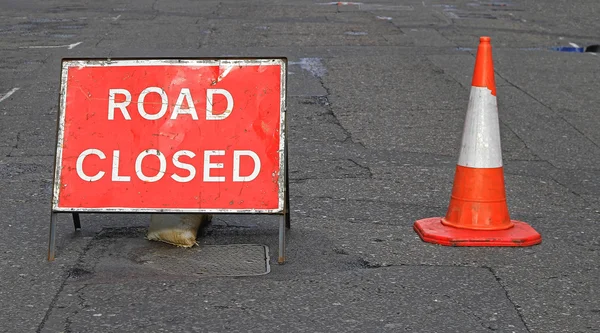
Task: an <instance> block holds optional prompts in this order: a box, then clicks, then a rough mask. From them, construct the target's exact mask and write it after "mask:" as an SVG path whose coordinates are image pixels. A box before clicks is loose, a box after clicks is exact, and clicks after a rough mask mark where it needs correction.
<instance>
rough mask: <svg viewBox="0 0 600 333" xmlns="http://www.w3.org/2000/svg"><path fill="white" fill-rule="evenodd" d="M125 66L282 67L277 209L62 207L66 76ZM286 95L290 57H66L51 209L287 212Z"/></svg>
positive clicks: (62, 72)
mask: <svg viewBox="0 0 600 333" xmlns="http://www.w3.org/2000/svg"><path fill="white" fill-rule="evenodd" d="M119 66H120V67H123V66H186V67H189V66H203V67H209V66H280V67H281V71H280V75H281V77H280V84H281V86H280V91H281V96H280V107H279V113H280V124H279V180H278V182H279V184H278V185H279V192H278V199H279V200H278V207H277V208H275V209H220V208H208V209H203V208H164V207H163V208H130V207H95V208H84V207H59V206H58V198H59V195H60V176H61V165H62V147H63V142H64V128H65V109H66V102H67V94H66V92H67V78H68V73H69V68H71V67H119ZM286 96H287V58H283V57H281V58H212V59H106V60H102V59H63V61H62V70H61V86H60V98H59V100H60V105H59V116H58V124H57V126H58V128H57V139H56V155H55V156H56V157H55V162H54V163H55V164H54V180H53V195H52V212H53V213H54V212H73V213H75V212H90V213H92V212H94V213H95V212H97V213H103V212H113V213H134V212H141V213H253V214H254V213H256V214H284V213H285V211H286V207H285V198H286V195H289V193H287V194H286V190H287V186H286V180H287V177H286V176H287V175H286V172H287V170H286V168H285V166H286V163H285V162H286V159H287V156H286V153H287V151H286V143H287V141H286V117H285V116H286V111H287V110H286V107H287V106H286Z"/></svg>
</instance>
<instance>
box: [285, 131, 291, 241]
mask: <svg viewBox="0 0 600 333" xmlns="http://www.w3.org/2000/svg"><path fill="white" fill-rule="evenodd" d="M284 158H285V194H284V195H285V198H284V200H285V209H284V211H285V227H286V228H288V229H289V228H290V227H291V223H290V176H289V174H290V168H289V167H288V149H287V136H286V137H285V157H284Z"/></svg>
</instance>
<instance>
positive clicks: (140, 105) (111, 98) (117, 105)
mask: <svg viewBox="0 0 600 333" xmlns="http://www.w3.org/2000/svg"><path fill="white" fill-rule="evenodd" d="M151 93H152V94H158V95H159V96H160V99H161V107H160V110H159V111H158V112H157V113H155V114H149V113H147V112H146V109H145V107H144V101H145V99H146V96H147V95H148V94H151ZM118 95H120V96H121V97H124V101H122V102H117V101H116V97H117V96H118ZM215 95H223V96H225V98H226V99H227V107H226V108H225V111H224V112H223V113H220V114H213V101H214V96H215ZM184 101H185V102H186V104H187V107H183V102H184ZM129 104H131V92H129V90H127V89H109V91H108V120H114V119H115V110H117V109H118V110H119V111H121V114H122V115H123V118H125V119H126V120H131V115H130V114H129V110H128V109H127V108H128V107H129ZM168 106H169V98H168V96H167V93H166V92H165V91H164V90H163V89H162V88H160V87H148V88H146V89H144V90H142V92H140V95H139V97H138V100H137V111H138V113H139V114H140V116H141V117H142V118H144V119H146V120H157V119H160V118H162V117H163V116H164V115H165V114H166V113H167V109H168ZM232 111H233V96H231V93H229V91H227V90H225V89H206V120H223V119H225V118H227V117H228V116H229V115H230V114H231V112H232ZM180 114H187V115H190V116H191V117H192V119H194V120H198V113H197V112H196V106H195V105H194V99H193V98H192V93H191V92H190V89H189V88H182V89H181V91H180V92H179V96H178V97H177V101H176V102H175V106H174V107H173V111H172V113H171V118H170V119H172V120H175V119H177V116H179V115H180Z"/></svg>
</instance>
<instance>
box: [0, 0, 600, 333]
mask: <svg viewBox="0 0 600 333" xmlns="http://www.w3.org/2000/svg"><path fill="white" fill-rule="evenodd" d="M599 12H600V2H597V1H595V0H587V1H558V0H552V1H550V0H549V1H533V0H529V1H517V0H512V1H511V0H506V1H502V2H494V1H493V0H485V1H479V0H452V1H441V0H437V1H436V0H425V1H421V0H418V1H416V0H406V1H389V0H375V1H364V3H362V4H358V3H335V2H333V3H327V2H326V1H323V2H322V3H319V2H318V1H305V0H299V1H192V0H177V1H175V0H174V1H146V0H130V1H125V0H121V1H90V0H84V1H67V0H48V1H41V0H35V1H20V0H19V1H17V0H0V55H1V57H0V119H1V120H0V213H1V215H0V227H1V230H2V231H1V232H0V331H2V332H140V331H145V332H163V331H172V332H489V331H497V332H540V333H548V332H570V333H572V332H596V331H599V330H600V279H599V276H600V271H599V267H598V263H599V259H600V238H599V237H600V224H599V223H598V222H599V221H598V220H599V219H600V167H599V165H600V130H599V127H600V112H598V106H599V105H600V94H598V91H600V80H599V79H600V71H599V68H600V66H599V65H600V57H599V56H598V55H596V54H595V53H592V52H558V51H554V50H552V49H551V48H553V47H571V48H573V49H575V50H577V48H584V47H586V46H589V45H593V44H598V43H600V23H599V21H598V13H599ZM483 35H488V36H491V38H492V45H493V50H494V54H493V56H494V64H495V70H496V83H497V95H498V104H499V117H500V122H501V123H500V131H501V138H502V152H503V160H504V170H505V179H506V191H507V200H508V205H509V209H510V213H511V217H512V218H513V219H517V220H522V221H526V222H528V223H529V224H531V225H532V226H533V227H534V228H535V229H536V230H537V231H539V232H540V233H541V234H542V237H543V242H542V244H540V245H537V246H533V247H527V248H459V247H443V246H438V245H433V244H429V243H424V242H422V241H421V240H420V239H419V237H418V236H417V234H416V233H415V232H414V231H413V229H412V224H413V223H414V221H415V220H417V219H421V218H425V217H431V216H441V215H443V214H444V213H445V211H446V208H447V205H448V201H449V196H450V191H451V188H452V181H453V175H454V168H455V165H456V162H457V158H458V148H459V145H460V138H461V136H462V128H463V123H464V117H465V112H466V109H467V104H468V100H469V90H470V84H471V76H472V73H473V65H474V60H475V58H474V55H475V52H476V48H477V44H478V41H479V36H483ZM136 56H137V57H141V56H143V57H166V56H168V57H221V56H244V57H248V56H258V57H261V56H262V57H266V56H285V57H287V58H288V59H289V63H290V66H289V73H288V82H289V91H288V126H289V132H288V135H289V158H290V160H289V161H290V170H289V171H290V181H291V184H290V195H291V211H292V229H291V230H290V233H289V235H288V237H289V238H288V262H287V264H286V265H283V266H280V265H277V264H276V263H275V259H276V255H277V251H276V249H277V219H276V218H274V217H272V216H240V215H234V216H220V215H219V216H216V217H215V221H214V222H213V224H212V225H210V226H209V227H208V228H207V229H205V230H204V231H203V233H202V234H203V237H202V238H201V239H200V244H201V246H199V247H196V248H195V250H192V251H197V252H191V253H195V254H196V255H197V256H193V255H190V253H187V254H186V253H184V252H181V254H182V255H183V256H185V255H187V257H186V258H189V261H186V260H183V261H182V262H180V264H179V265H177V263H176V262H172V263H171V264H172V268H170V269H168V270H164V271H162V273H160V272H159V273H156V272H158V271H159V270H154V271H153V272H154V273H152V274H146V273H145V272H147V271H145V270H144V269H146V268H145V267H146V266H144V263H146V264H148V263H149V262H152V261H153V260H159V258H158V255H157V254H156V253H163V254H164V253H167V252H169V251H171V253H172V252H173V251H175V250H172V249H171V248H170V247H168V246H166V245H163V244H161V243H156V242H149V241H147V240H144V239H143V235H144V230H145V228H146V227H147V226H148V223H149V215H147V214H131V215H113V214H83V215H82V226H83V228H82V230H81V231H78V232H75V231H73V225H72V221H71V217H70V216H69V215H66V214H63V215H60V216H59V219H58V226H59V228H58V233H57V258H56V260H55V261H54V262H47V261H46V250H47V242H48V226H49V219H50V199H51V192H52V190H51V189H52V179H53V163H54V152H55V133H56V123H57V110H58V96H59V86H60V62H61V59H62V58H65V57H71V58H72V57H100V58H109V57H113V58H115V57H136ZM227 244H263V245H267V246H269V248H270V256H271V258H272V259H271V271H270V273H268V274H265V275H254V276H242V277H239V276H238V277H228V276H225V277H223V276H221V277H215V276H202V275H201V274H200V275H199V274H195V273H194V271H193V269H191V270H186V268H185V267H186V265H187V264H186V262H187V263H189V262H192V261H193V260H194V258H200V257H201V256H202V254H203V252H202V251H201V249H202V246H206V248H209V247H208V246H209V245H227ZM224 248H225V247H224ZM140 249H143V252H144V254H143V256H142V257H143V258H145V259H144V260H142V261H140V260H141V259H140V260H138V261H136V260H131V257H128V256H129V255H130V254H131V255H132V253H134V252H135V251H138V252H139V251H140ZM153 251H154V252H153ZM156 251H158V252H156ZM161 251H162V252H161ZM176 251H181V250H180V249H176ZM213 252H215V251H213ZM217 252H218V251H217ZM153 253H154V254H153ZM125 254H126V255H125ZM137 255H141V254H140V253H137ZM207 255H208V254H207ZM245 255H250V251H248V252H242V253H241V254H240V253H238V254H235V253H232V254H229V257H228V258H226V259H224V260H223V261H222V263H223V265H224V267H225V266H226V265H228V264H229V265H230V263H228V260H229V261H231V260H234V259H240V258H243V257H244V256H245ZM153 256H156V258H154V257H153ZM138 257H139V256H138ZM136 258H137V257H136ZM140 258H141V257H140ZM161 265H162V264H161ZM159 266H160V265H157V266H156V267H158V268H160V267H162V266H160V267H159ZM230 266H231V265H230ZM230 266H228V267H230ZM234 266H235V265H234ZM169 267H171V266H169ZM158 268H157V269H158ZM230 268H231V267H230ZM196 273H197V272H196ZM227 274H229V273H227V272H225V274H222V275H227ZM205 275H210V274H205ZM230 275H235V274H233V273H231V274H230ZM238 275H244V274H238Z"/></svg>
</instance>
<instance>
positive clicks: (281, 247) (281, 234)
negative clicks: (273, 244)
mask: <svg viewBox="0 0 600 333" xmlns="http://www.w3.org/2000/svg"><path fill="white" fill-rule="evenodd" d="M285 221H286V218H285V214H284V215H281V218H280V221H279V258H278V259H277V263H278V264H280V265H283V264H285V231H286V229H287V228H286V226H285Z"/></svg>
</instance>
